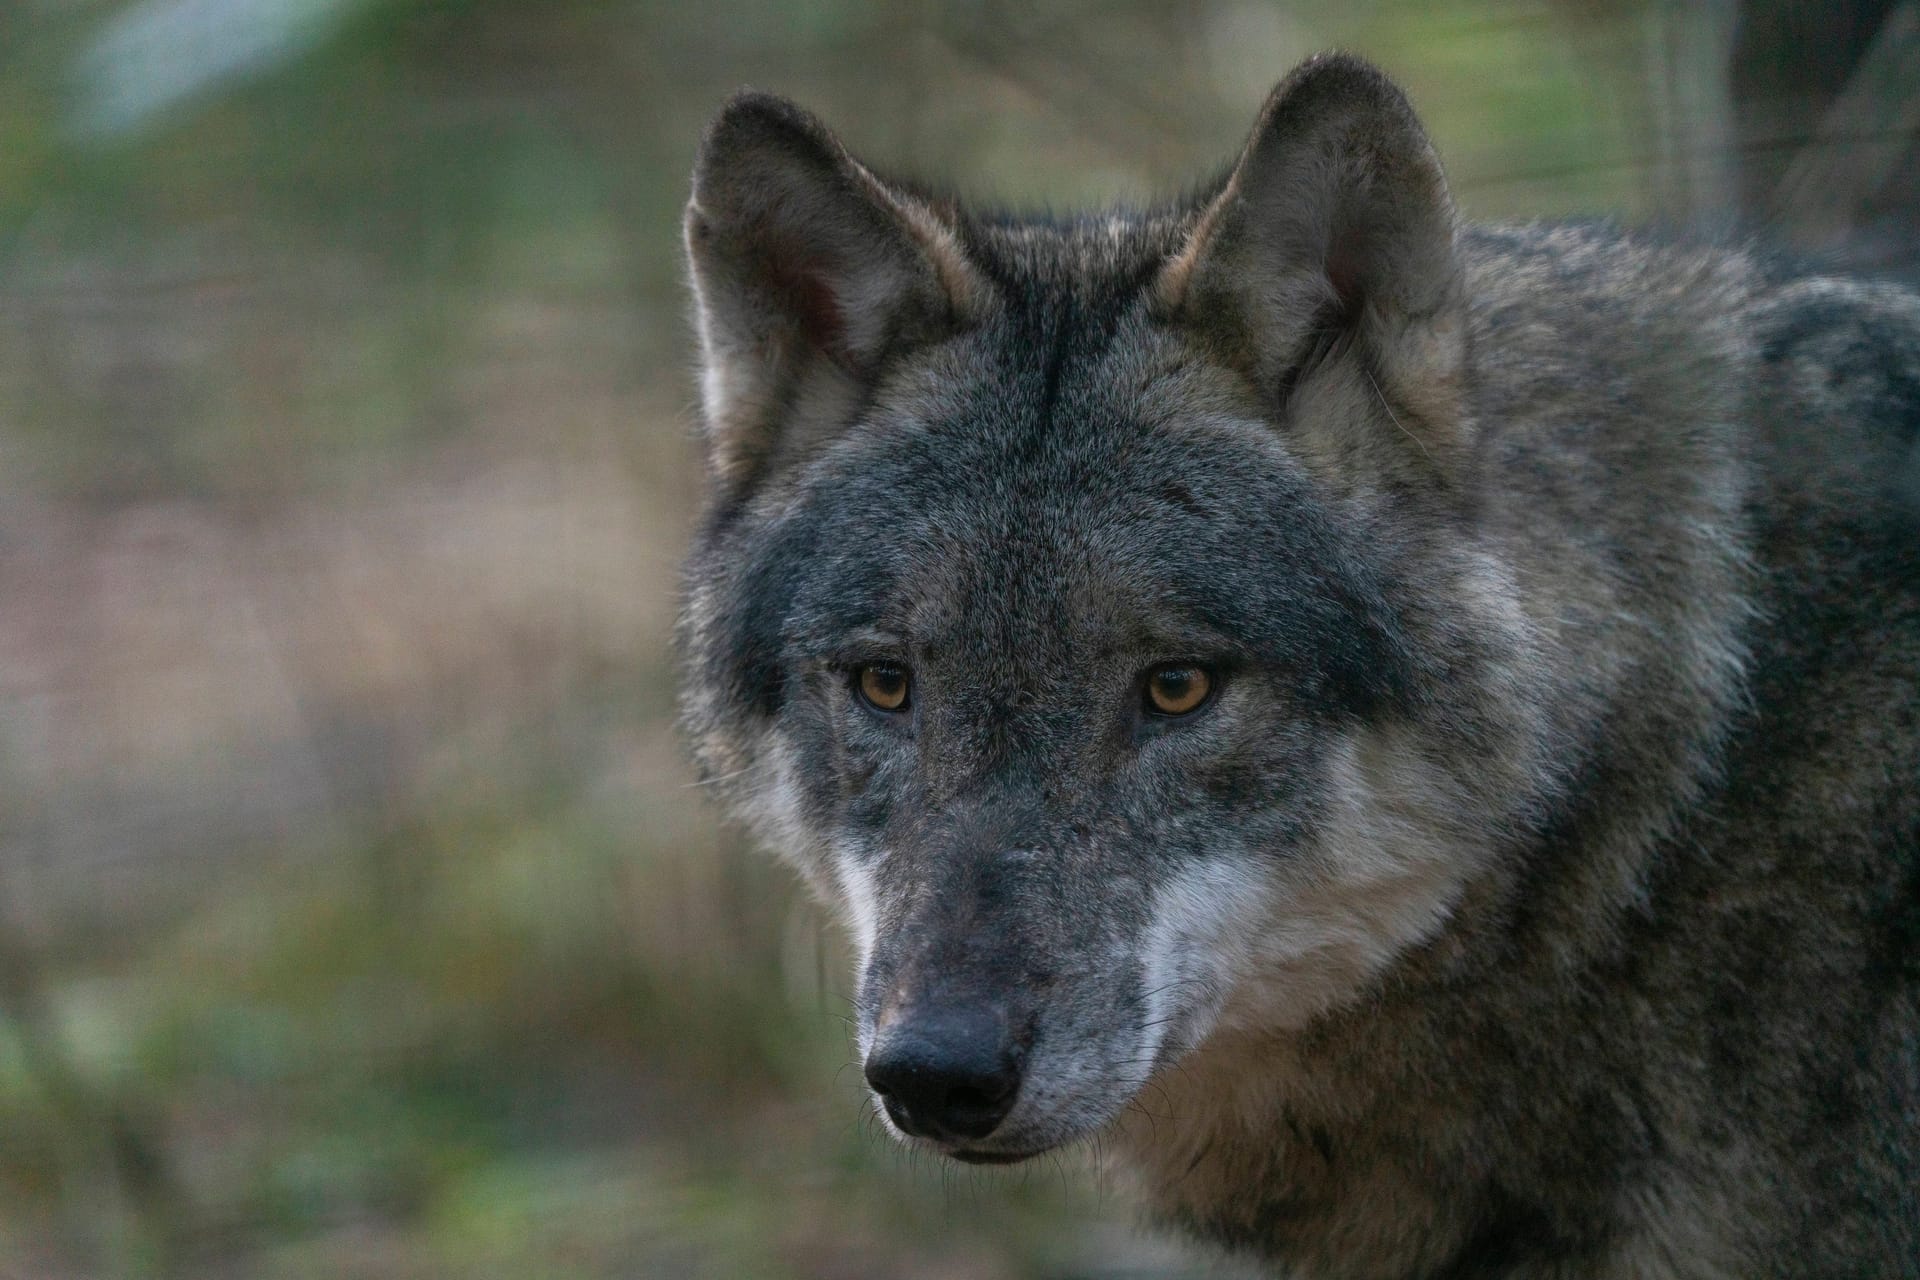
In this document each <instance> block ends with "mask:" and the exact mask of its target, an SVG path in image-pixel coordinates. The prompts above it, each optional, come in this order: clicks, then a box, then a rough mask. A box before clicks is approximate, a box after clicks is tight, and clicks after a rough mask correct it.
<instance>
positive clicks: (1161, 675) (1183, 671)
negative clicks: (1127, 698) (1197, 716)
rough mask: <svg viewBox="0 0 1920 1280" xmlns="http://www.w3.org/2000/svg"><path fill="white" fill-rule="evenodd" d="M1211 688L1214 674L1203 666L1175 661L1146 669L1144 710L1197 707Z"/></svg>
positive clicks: (1169, 712) (1177, 711)
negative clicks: (1145, 708) (1145, 701)
mask: <svg viewBox="0 0 1920 1280" xmlns="http://www.w3.org/2000/svg"><path fill="white" fill-rule="evenodd" d="M1212 692H1213V677H1212V676H1210V675H1208V674H1207V672H1206V669H1205V668H1203V667H1193V666H1187V665H1185V664H1183V663H1177V662H1176V663H1170V664H1169V665H1167V666H1164V667H1155V668H1154V669H1153V670H1151V671H1149V672H1147V710H1149V711H1152V712H1154V713H1156V714H1158V715H1163V716H1184V715H1186V714H1187V713H1188V712H1190V711H1197V710H1199V709H1200V704H1201V703H1203V702H1205V701H1206V700H1207V695H1208V694H1210V693H1212Z"/></svg>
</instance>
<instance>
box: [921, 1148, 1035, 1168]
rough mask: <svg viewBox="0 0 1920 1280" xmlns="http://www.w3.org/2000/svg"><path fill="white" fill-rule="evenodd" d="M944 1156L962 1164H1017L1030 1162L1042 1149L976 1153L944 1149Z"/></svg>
mask: <svg viewBox="0 0 1920 1280" xmlns="http://www.w3.org/2000/svg"><path fill="white" fill-rule="evenodd" d="M944 1150H945V1152H946V1154H948V1155H950V1156H952V1157H953V1158H954V1159H955V1160H958V1161H960V1162H962V1163H963V1164H1019V1163H1020V1162H1021V1161H1022V1160H1031V1159H1033V1158H1034V1157H1035V1156H1037V1155H1039V1154H1040V1153H1041V1150H1042V1148H1037V1147H1036V1148H1035V1149H1034V1150H1032V1151H977V1150H972V1149H970V1148H967V1147H947V1148H944Z"/></svg>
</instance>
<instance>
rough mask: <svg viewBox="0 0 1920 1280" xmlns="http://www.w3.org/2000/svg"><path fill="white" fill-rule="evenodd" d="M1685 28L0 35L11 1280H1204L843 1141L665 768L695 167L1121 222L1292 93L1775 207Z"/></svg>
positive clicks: (673, 752) (226, 25)
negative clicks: (927, 187)
mask: <svg viewBox="0 0 1920 1280" xmlns="http://www.w3.org/2000/svg"><path fill="white" fill-rule="evenodd" d="M1888 8H1890V6H1887V5H1881V6H1878V7H1877V9H1875V6H1861V5H1855V6H1852V7H1851V10H1850V12H1853V13H1854V16H1855V18H1857V19H1859V21H1858V22H1857V23H1856V25H1857V26H1859V27H1860V31H1861V33H1863V34H1859V35H1858V38H1855V39H1854V40H1853V43H1852V44H1851V45H1849V46H1847V48H1848V50H1850V51H1849V52H1846V53H1845V55H1844V56H1843V57H1841V58H1840V59H1839V61H1840V63H1841V71H1842V72H1843V73H1844V72H1845V71H1846V69H1847V68H1848V67H1850V66H1852V65H1853V64H1854V62H1856V61H1859V60H1861V59H1863V58H1866V57H1868V54H1867V53H1866V52H1863V51H1865V50H1868V49H1869V48H1870V46H1871V45H1872V40H1873V37H1874V33H1875V32H1876V31H1879V30H1880V29H1881V24H1880V23H1879V21H1878V17H1879V11H1881V10H1886V9H1888ZM1900 8H1901V11H1902V12H1907V11H1910V10H1911V9H1912V6H1910V5H1909V6H1902V7H1900ZM1868 9H1874V10H1875V12H1874V13H1872V14H1868V15H1867V17H1870V18H1873V19H1874V20H1873V21H1867V20H1866V18H1862V17H1860V14H1861V12H1863V11H1865V10H1868ZM1734 12H1735V7H1734V6H1732V5H1719V6H1681V7H1675V6H1660V5H1636V4H1613V5H1608V4H1594V3H1558V4H1553V3H1521V2H1518V0H1512V2H1504V3H1503V2H1497V0H1478V2H1474V3H1467V2H1465V0H1459V2H1441V3H1414V2H1413V0H1372V2H1363V3H1342V4H1334V3H1317V4H1299V5H1280V4H1269V3H1253V2H1250V0H1243V2H1240V3H1231V2H1227V0H1218V2H1216V0H1178V2H1175V3H1151V2H1148V0H1067V2H1063V3H1053V4H1046V5H1037V6H1035V5H1016V4H1013V3H1010V2H1008V0H971V2H970V3H959V4H953V5H945V6H939V5H933V4H929V3H919V2H914V3H895V4H883V3H880V2H879V0H868V2H856V0H825V2H821V3H804V4H803V3H789V2H785V0H714V2H712V3H707V4H702V5H697V6H693V5H690V6H667V5H659V4H646V3H614V2H612V0H591V2H590V0H541V2H537V3H536V2H533V0H70V2H64V3H51V2H42V3H22V4H14V5H10V6H4V7H0V600H4V601H5V602H6V607H5V608H4V609H0V1277H4V1278H5V1280H25V1278H27V1277H33V1278H35V1280H38V1278H40V1277H49V1278H52V1277H69V1276H72V1277H78V1276H135V1275H190V1276H216V1277H217V1276H236V1277H237V1276H249V1277H251V1276H289V1277H292V1276H301V1277H308V1276H352V1277H358V1276H366V1277H374V1276H380V1277H388V1276H394V1277H400V1276H405V1277H413V1276H419V1277H439V1276H447V1277H453V1276H459V1277H485V1276H500V1277H548V1276H551V1277H615V1276H622V1277H627V1276H631V1277H640V1276H646V1277H652V1276H697V1277H707V1276H712V1277H735V1276H768V1277H783V1276H816V1275H818V1276H847V1277H859V1276H875V1277H879V1276H903V1275H912V1276H926V1277H956V1278H958V1277H967V1278H969V1280H971V1278H974V1277H979V1278H982V1280H986V1278H992V1277H1020V1276H1048V1277H1056V1278H1059V1277H1068V1276H1088V1277H1091V1276H1117V1275H1122V1274H1133V1275H1147V1274H1154V1275H1162V1274H1176V1273H1183V1269H1197V1268H1201V1267H1203V1266H1204V1265H1207V1263H1206V1260H1205V1259H1202V1258H1199V1257H1197V1255H1192V1254H1187V1253H1184V1252H1180V1251H1179V1250H1177V1249H1175V1248H1173V1247H1172V1246H1168V1245H1162V1244H1160V1243H1157V1242H1154V1241H1152V1240H1151V1239H1147V1238H1143V1237H1139V1236H1136V1235H1134V1234H1132V1233H1131V1231H1130V1230H1129V1229H1128V1228H1127V1227H1126V1225H1125V1224H1126V1223H1127V1220H1128V1218H1127V1210H1126V1206H1125V1204H1124V1203H1123V1202H1120V1201H1118V1200H1117V1198H1116V1197H1115V1196H1114V1195H1112V1194H1111V1193H1109V1192H1107V1191H1105V1190H1103V1189H1102V1186H1101V1184H1100V1182H1099V1181H1098V1179H1097V1178H1094V1177H1090V1176H1088V1174H1087V1172H1086V1170H1085V1169H1084V1168H1083V1166H1084V1165H1085V1164H1086V1163H1088V1162H1086V1161H1085V1160H1083V1159H1082V1157H1081V1156H1079V1155H1068V1156H1065V1157H1062V1158H1061V1159H1060V1160H1058V1161H1055V1162H1052V1163H1043V1164H1041V1165H1039V1166H1037V1167H1034V1168H1029V1169H1023V1170H1018V1171H1014V1172H1012V1173H1008V1174H985V1173H979V1174H976V1173H972V1172H967V1171H962V1170H959V1169H957V1168H947V1167H941V1166H937V1165H932V1164H928V1163H926V1162H924V1161H923V1162H915V1161H913V1160H910V1159H908V1158H907V1157H906V1156H905V1155H904V1154H902V1153H900V1152H899V1151H897V1150H896V1149H895V1148H894V1147H893V1146H892V1145H891V1144H890V1143H888V1142H887V1141H885V1140H884V1138H883V1137H882V1136H881V1135H879V1134H878V1133H877V1132H876V1131H875V1130H874V1127H873V1125H872V1123H871V1121H870V1120H868V1119H867V1118H866V1117H867V1111H866V1109H865V1105H864V1100H863V1097H862V1090H861V1087H860V1080H859V1073H858V1071H857V1069H852V1068H850V1066H849V1060H850V1053H849V1048H848V1042H847V1037H846V1030H845V1026H844V1023H843V1019H842V1017H841V1014H842V1013H843V1011H844V1008H845V1001H844V997H843V996H842V995H841V994H840V993H841V992H842V991H843V990H844V987H845V984H846V981H847V977H846V967H847V966H846V957H845V955H844V954H843V953H842V951H841V949H840V943H839V940H838V938H837V935H835V934H834V933H833V932H832V931H831V929H830V928H829V927H827V926H826V924H825V922H824V921H822V920H821V919H820V918H819V915H818V912H817V911H816V910H815V909H814V908H813V907H812V906H810V905H809V904H808V903H807V902H806V901H805V899H804V897H803V896H802V895H801V894H800V893H799V892H798V891H797V889H796V887H795V886H794V885H793V884H792V883H791V882H790V880H789V878H788V877H787V875H786V874H785V873H784V872H783V871H781V870H780V869H779V868H778V867H776V866H775V865H773V864H772V863H771V862H770V860H767V859H765V858H763V857H761V856H759V855H758V854H756V853H755V852H754V851H751V850H748V849H746V848H744V847H743V846H742V842H741V840H740V839H739V838H738V836H737V835H734V834H732V833H729V832H728V831H726V830H725V829H724V828H722V827H721V825H720V824H719V822H718V818H717V815H716V814H714V813H713V812H711V811H710V809H709V808H707V807H706V806H705V805H704V804H703V803H702V800H701V797H700V795H699V794H698V789H697V788H696V787H694V786H693V785H692V780H691V777H690V774H689V773H688V771H687V770H686V768H685V767H684V765H683V764H682V762H681V760H680V757H679V755H678V751H677V748H676V747H675V745H674V742H673V739H672V733H671V717H672V708H673V683H674V675H673V670H672V663H671V658H670V654H669V647H668V633H669V629H670V625H671V619H672V613H673V608H674V593H675V579H674V573H675V568H674V566H675V563H676V560H677V557H678V553H679V549H680V546H681V544H682V540H683V533H684V530H685V529H686V527H687V525H688V522H689V521H690V520H691V518H692V515H693V509H692V502H693V495H694V494H695V493H697V490H698V480H699V463H698V459H697V456H696V448H695V430H696V429H695V425H694V423H693V421H692V418H691V416H690V410H689V405H690V402H691V386H690V381H689V379H688V376H687V371H688V366H689V351H688V341H687V337H688V335H687V333H686V326H685V322H684V312H685V303H684V299H683V297H682V294H681V285H680V262H679V245H678V231H677V224H678V218H679V211H680V206H681V202H682V200H683V199H684V177H685V174H686V172H687V170H688V168H689V165H690V163H691V157H692V147H693V145H694V142H695V140H696V139H697V137H698V134H699V131H700V128H701V126H702V124H703V122H704V120H705V119H706V117H707V116H708V115H709V114H710V113H711V111H712V110H713V109H714V108H715V106H716V105H717V104H718V103H719V101H720V100H721V99H722V97H723V96H724V95H725V93H726V92H727V91H728V90H730V89H731V88H733V87H736V86H738V85H741V84H754V85H757V86H760V87H764V88H771V89H775V90H779V91H783V92H787V93H789V94H791V95H793V96H795V97H797V98H800V99H801V100H803V101H805V102H807V103H808V104H810V105H811V106H813V107H814V108H815V109H817V110H818V111H820V112H821V113H822V114H823V115H824V116H825V117H826V118H828V119H829V120H831V121H833V122H835V123H836V124H838V125H840V126H842V127H843V128H844V132H845V134H846V136H847V138H848V139H849V141H850V143H851V145H853V147H854V148H855V149H856V150H857V151H858V152H860V153H861V154H862V155H864V156H866V157H869V158H871V159H872V160H873V161H874V162H875V163H877V164H879V165H880V166H882V167H892V168H896V169H904V170H907V171H910V172H913V173H917V174H921V175H926V176H932V177H936V178H940V179H944V180H950V181H954V182H956V183H958V184H959V185H961V186H962V187H963V188H964V189H966V190H969V191H972V192H976V193H978V194H980V195H981V196H982V197H983V198H988V199H993V200H998V201H1003V202H1006V203H1010V204H1015V205H1021V206H1027V205H1040V204H1054V205H1067V204H1076V203H1086V202H1101V201H1109V200H1115V199H1125V198H1129V197H1135V198H1137V197H1140V196H1143V195H1147V194H1151V193H1160V192H1165V191H1167V190H1170V189H1174V188H1177V187H1179V186H1181V185H1184V184H1186V183H1188V182H1190V181H1192V180H1193V179H1195V178H1197V177H1200V176H1203V175H1204V174H1205V173H1206V172H1208V171H1209V169H1210V168H1211V167H1212V166H1213V165H1215V164H1216V163H1218V162H1220V161H1222V160H1223V159H1224V158H1225V157H1227V156H1229V155H1230V154H1231V153H1232V152H1233V150H1234V149H1235V148H1236V147H1237V145H1238V143H1239V140H1240V137H1241V135H1242V132H1243V131H1244V129H1245V128H1246V127H1247V125H1248V123H1249V121H1250V120H1251V116H1252V113H1253V110H1254V108H1255V106H1256V105H1257V103H1258V101H1259V99H1260V97H1261V96H1262V95H1263V94H1264V92H1265V90H1266V89H1267V87H1268V86H1269V85H1270V84H1271V83H1272V81H1273V80H1274V79H1275V78H1277V76H1278V75H1279V74H1281V73H1282V72H1283V71H1284V70H1285V69H1286V68H1287V67H1288V66H1290V65H1291V64H1292V63H1293V62H1294V61H1296V60H1297V59H1298V58H1300V57H1302V56H1304V55H1306V54H1308V53H1310V52H1312V51H1314V50H1317V49H1320V48H1324V47H1328V46H1335V45H1338V46H1344V47H1349V48H1353V49H1357V50H1360V51H1363V52H1365V53H1367V54H1369V55H1370V56H1372V57H1374V58H1376V59H1377V60H1379V61H1381V62H1382V63H1384V64H1385V65H1386V66H1388V67H1389V69H1391V70H1392V71H1394V72H1395V73H1396V74H1397V75H1398V76H1400V77H1401V78H1402V80H1403V81H1404V82H1405V83H1406V84H1407V85H1408V87H1409V88H1410V90H1411V91H1412V93H1413V95H1414V97H1415V99H1416V100H1417V102H1418V103H1419V104H1420V106H1421V108H1422V110H1423V112H1424V113H1425V114H1426V116H1427V118H1428V120H1429V123H1430V125H1431V126H1432V128H1433V130H1434V132H1435V134H1436V136H1437V138H1438V140H1439V143H1440V145H1441V149H1442V152H1443V155H1444V156H1445V157H1446V159H1447V161H1448V163H1449V166H1450V170H1451V172H1452V175H1453V177H1454V180H1455V183H1456V185H1457V188H1458V192H1459V195H1460V198H1461V201H1462V204H1463V206H1464V207H1465V208H1466V210H1467V211H1468V212H1469V214H1471V215H1474V216H1479V217H1510V216H1540V215H1548V216H1550V215H1558V214H1563V213H1570V212H1576V211H1582V212H1588V213H1601V214H1618V215H1622V216H1626V217H1636V218H1637V217H1647V216H1667V217H1672V218H1679V219H1688V218H1693V217H1696V216H1699V215H1701V214H1713V213H1717V212H1724V211H1726V210H1725V209H1724V208H1723V207H1722V206H1721V204H1720V202H1723V201H1727V200H1743V201H1745V203H1746V204H1747V206H1748V207H1749V209H1750V208H1751V206H1752V204H1753V203H1754V200H1755V199H1756V197H1754V196H1753V195H1752V192H1753V191H1754V190H1760V191H1761V192H1762V194H1763V195H1764V187H1762V188H1755V187H1753V185H1752V183H1751V182H1746V185H1745V186H1742V182H1745V181H1746V179H1747V178H1748V177H1749V176H1750V175H1749V174H1748V173H1747V171H1746V170H1745V169H1744V168H1742V167H1741V166H1740V165H1739V164H1738V162H1739V160H1740V159H1741V157H1742V156H1743V155H1744V154H1745V153H1743V152H1739V151H1737V150H1735V151H1729V150H1727V148H1728V147H1733V146H1736V145H1743V144H1736V143H1735V142H1727V141H1726V140H1727V139H1737V138H1738V137H1741V136H1744V135H1740V134H1739V127H1740V125H1741V121H1742V120H1744V119H1745V117H1744V116H1740V115H1738V114H1737V113H1735V114H1729V113H1734V108H1735V104H1734V102H1733V101H1732V100H1731V99H1730V98H1728V97H1727V94H1728V93H1729V92H1730V90H1729V87H1728V86H1729V83H1730V82H1729V80H1728V76H1727V67H1726V57H1727V55H1728V51H1729V48H1730V47H1731V46H1730V45H1729V41H1730V40H1731V39H1732V37H1733V34H1734V32H1735V27H1734V25H1733V15H1734ZM1703 14H1704V17H1703V16H1702V15H1703ZM1908 16H1909V17H1911V13H1910V12H1909V14H1908ZM1755 56H1756V57H1757V56H1758V55H1755ZM1741 65H1743V66H1745V65H1748V64H1747V63H1742V64H1741ZM1756 65H1757V64H1756ZM1843 81H1844V75H1842V76H1841V77H1840V81H1837V82H1836V83H1835V84H1832V85H1827V86H1825V87H1820V86H1816V87H1815V88H1814V89H1813V90H1809V92H1813V93H1815V94H1816V96H1817V95H1818V94H1822V93H1824V94H1827V95H1829V96H1831V95H1832V94H1835V93H1837V92H1838V91H1839V88H1840V83H1841V82H1843ZM1716 95H1718V96H1716ZM1701 104H1706V105H1701ZM1816 105H1817V103H1816ZM1776 114H1778V113H1776ZM1817 115H1818V112H1817V111H1815V110H1812V109H1811V108H1809V109H1808V110H1807V111H1805V112H1803V113H1802V115H1801V117H1800V118H1801V119H1802V120H1803V121H1804V120H1805V119H1808V118H1814V117H1817ZM1769 127H1770V128H1772V129H1773V133H1771V134H1769V135H1767V137H1768V141H1767V142H1766V146H1767V148H1768V150H1767V152H1766V154H1767V155H1769V156H1772V157H1777V156H1779V155H1781V154H1785V153H1787V152H1788V151H1790V150H1791V147H1790V146H1789V145H1788V144H1790V143H1793V142H1795V138H1794V136H1793V135H1792V134H1791V132H1790V131H1789V132H1787V133H1782V132H1781V130H1782V129H1784V128H1786V126H1784V125H1781V124H1780V123H1779V121H1778V120H1776V121H1774V123H1773V124H1771V125H1770V126H1769ZM1907 127H1908V128H1909V129H1910V126H1907ZM1802 132H1803V133H1804V132H1805V130H1804V128H1803V130H1802ZM1782 138H1784V139H1785V140H1786V141H1785V142H1782V141H1781V139H1782ZM1689 139H1692V141H1689ZM1701 139H1704V140H1705V142H1704V143H1702V142H1701V141H1700V140H1701ZM1716 139H1719V140H1721V141H1720V142H1715V140H1716ZM1676 140H1677V141H1676ZM1801 141H1804V139H1801ZM1729 165H1732V166H1734V168H1733V170H1732V171H1731V172H1732V177H1731V179H1730V178H1729V168H1728V166H1729ZM1909 168H1910V167H1909ZM1772 180H1773V179H1772V178H1770V177H1769V178H1768V179H1767V181H1772ZM1742 191H1745V192H1746V193H1747V194H1745V195H1741V194H1740V192H1742ZM1873 191H1874V193H1876V198H1879V199H1881V202H1882V206H1883V207H1882V212H1884V211H1885V209H1886V208H1895V209H1904V208H1909V207H1910V205H1900V204H1899V202H1898V201H1894V200H1892V199H1891V198H1890V197H1886V196H1885V183H1884V182H1883V183H1881V184H1880V185H1877V186H1875V187H1874V188H1873ZM1828 212H1829V213H1830V212H1831V211H1830V210H1829V211H1828ZM1899 243H1901V244H1902V245H1903V247H1904V248H1906V249H1908V250H1910V246H1911V240H1910V238H1909V239H1906V240H1903V241H1900V242H1899Z"/></svg>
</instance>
